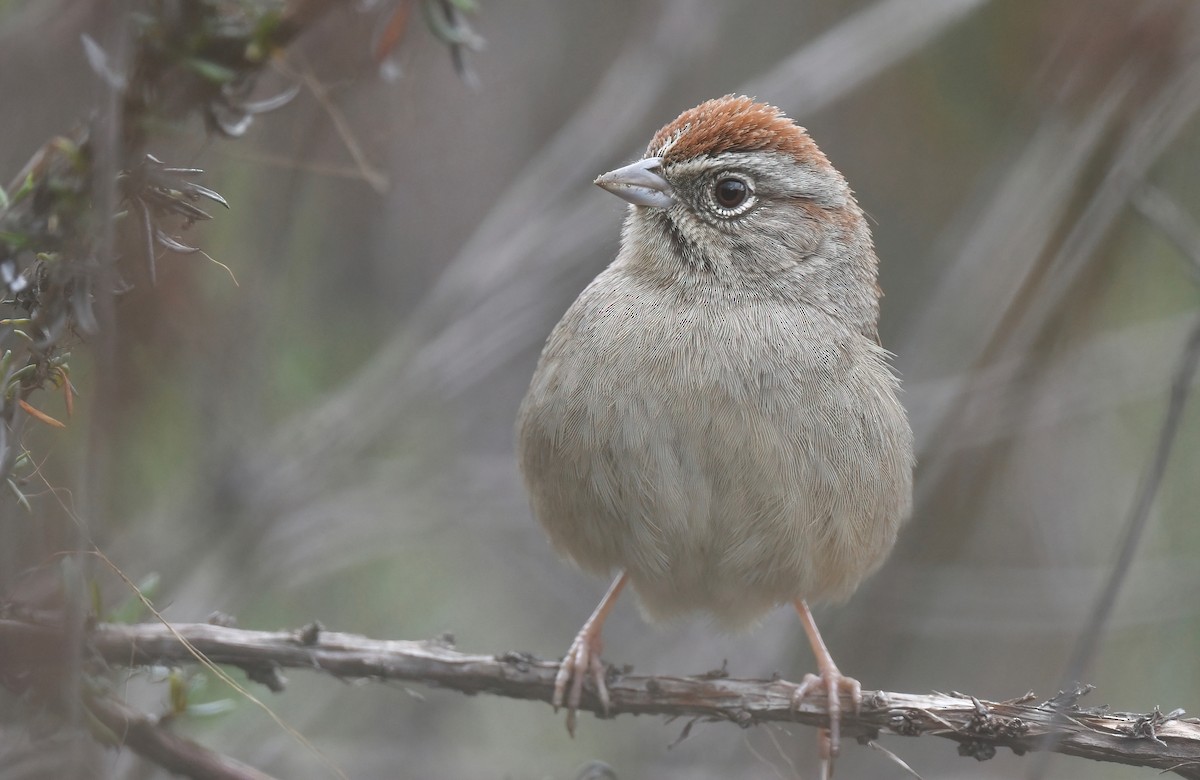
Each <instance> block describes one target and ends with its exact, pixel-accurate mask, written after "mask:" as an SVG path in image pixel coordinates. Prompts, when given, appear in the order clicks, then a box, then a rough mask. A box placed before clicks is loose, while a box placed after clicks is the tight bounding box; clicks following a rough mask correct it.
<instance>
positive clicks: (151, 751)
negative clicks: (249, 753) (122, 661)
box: [87, 696, 273, 780]
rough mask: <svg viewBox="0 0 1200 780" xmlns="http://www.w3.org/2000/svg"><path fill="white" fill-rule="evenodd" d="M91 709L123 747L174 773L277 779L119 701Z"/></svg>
mask: <svg viewBox="0 0 1200 780" xmlns="http://www.w3.org/2000/svg"><path fill="white" fill-rule="evenodd" d="M87 708H88V711H89V712H90V713H91V714H92V715H93V716H94V717H95V718H96V720H98V721H99V722H100V723H101V724H103V725H104V727H105V728H106V729H108V731H110V732H111V733H112V735H113V736H114V737H116V738H117V739H118V740H119V742H118V744H119V745H124V746H127V747H129V748H130V749H131V750H133V751H134V752H135V753H137V754H138V755H141V756H144V757H145V758H147V759H149V760H150V761H153V762H154V763H155V764H157V765H159V766H161V767H162V768H163V769H166V770H168V771H170V772H174V773H176V774H180V775H183V776H184V777H190V778H193V780H273V779H272V777H271V776H270V775H268V774H264V773H263V772H260V771H258V770H257V769H255V768H254V767H252V766H249V765H248V764H243V763H242V762H241V761H238V760H237V759H234V758H230V757H229V756H226V755H222V754H221V753H217V752H216V751H214V750H210V749H209V748H206V747H204V746H203V745H201V744H199V743H196V742H193V741H192V740H190V739H187V738H186V737H181V736H179V735H178V734H174V733H172V732H171V731H168V730H167V729H166V728H164V727H163V726H162V724H160V723H159V722H158V721H157V720H156V719H154V718H151V717H149V716H148V715H145V714H143V713H141V712H138V711H137V710H135V709H133V708H132V707H130V706H128V705H126V704H124V703H122V702H119V701H117V700H116V699H113V698H110V697H107V696H97V697H94V698H92V699H90V700H89V701H88V703H87Z"/></svg>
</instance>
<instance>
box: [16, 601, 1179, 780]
mask: <svg viewBox="0 0 1200 780" xmlns="http://www.w3.org/2000/svg"><path fill="white" fill-rule="evenodd" d="M176 634H178V635H179V636H182V637H184V638H186V640H187V641H188V643H190V644H191V646H193V647H194V648H195V649H197V650H199V651H200V652H202V653H204V654H205V655H206V656H207V657H208V658H209V659H211V660H212V661H213V662H215V663H221V664H229V665H232V666H237V667H241V668H243V669H245V670H248V671H249V672H250V674H251V675H252V676H253V675H255V674H258V673H259V672H261V671H262V670H264V669H275V668H296V669H309V670H312V671H319V672H324V673H326V674H330V675H333V676H335V677H338V678H356V679H375V680H404V681H408V682H422V683H425V684H428V685H434V686H438V687H442V688H448V689H452V690H457V691H462V692H464V693H472V694H475V693H490V694H494V695H497V696H506V697H509V698H515V699H529V700H535V701H545V702H549V701H550V696H551V692H552V690H553V687H554V675H555V673H556V672H557V670H558V664H557V662H554V661H546V660H542V659H539V658H536V657H534V656H531V655H528V654H525V653H515V652H509V653H503V654H500V655H477V654H468V653H461V652H458V651H456V650H454V649H453V648H452V647H450V646H449V645H448V644H447V643H446V642H444V641H422V642H414V641H400V640H379V639H370V638H367V637H362V636H357V635H353V634H341V633H332V632H327V631H322V630H320V628H319V627H316V626H312V627H308V628H305V629H300V630H297V631H248V630H244V629H236V628H226V627H222V626H214V625H208V624H202V623H196V624H177V625H174V626H172V627H170V628H168V627H166V626H163V625H161V624H157V623H155V624H137V625H121V624H104V623H102V624H98V625H96V626H94V627H93V629H92V631H91V633H90V635H89V637H88V646H89V648H90V649H91V651H92V652H93V653H95V655H96V657H97V658H99V659H102V660H103V661H104V662H106V663H107V664H109V665H112V666H130V665H134V666H136V665H142V664H150V663H190V662H193V661H194V658H193V657H192V654H191V652H190V651H189V649H188V648H187V647H185V646H184V645H183V643H181V642H180V640H179V638H177V636H176ZM62 638H63V634H62V631H61V630H60V629H59V628H56V627H52V626H46V625H35V624H31V623H28V622H24V621H19V620H0V672H5V669H4V668H2V667H4V666H8V667H11V666H12V665H14V664H31V665H35V664H48V663H53V662H54V659H55V657H56V656H57V657H61V654H62V652H63V650H62V647H61V644H60V643H61V641H62ZM18 650H19V651H20V652H17V651H18ZM11 671H12V670H11V669H8V672H9V673H11ZM793 688H794V686H793V685H792V684H791V683H789V682H786V681H782V680H747V679H731V678H713V677H710V676H704V675H697V676H655V677H644V676H636V675H631V674H627V673H625V672H623V671H619V670H616V669H610V674H609V694H610V696H611V699H612V706H611V709H610V713H609V714H610V715H611V716H615V715H621V714H638V715H665V716H669V717H692V718H699V719H702V720H707V721H731V722H733V723H736V724H737V725H739V726H741V727H743V728H746V727H749V726H753V725H757V724H761V723H769V722H799V723H803V724H805V725H810V726H819V725H822V724H823V723H824V722H825V714H824V702H823V701H822V700H821V698H820V697H819V696H814V697H813V699H812V700H811V701H805V702H804V703H803V704H802V705H801V706H800V707H799V708H793V706H792V703H791V694H792V691H793ZM1080 693H1081V692H1076V693H1075V694H1070V695H1061V696H1057V697H1054V698H1053V699H1050V700H1049V701H1044V702H1040V703H1039V702H1037V701H1036V700H1035V699H1034V698H1033V697H1031V696H1023V697H1021V698H1019V699H1014V700H1011V701H1005V702H993V701H986V700H983V699H977V698H974V697H970V696H964V695H962V694H957V693H954V694H941V693H934V694H929V695H917V694H909V693H893V692H885V691H875V692H872V691H867V692H865V693H864V703H863V708H862V711H861V712H860V713H859V714H857V715H853V714H849V713H846V714H844V715H843V726H842V730H843V733H846V734H848V735H854V736H857V737H859V738H860V739H866V740H871V739H876V738H877V737H878V736H879V735H880V734H897V735H901V736H939V737H943V738H946V739H951V740H954V741H955V742H957V743H959V752H960V753H961V754H963V755H969V756H973V757H975V758H977V759H980V760H982V759H985V758H990V757H991V756H992V755H994V754H995V751H996V748H999V747H1007V748H1010V749H1012V750H1013V751H1014V752H1016V753H1018V754H1023V753H1025V752H1028V751H1033V750H1042V749H1046V746H1047V744H1050V745H1051V749H1052V750H1054V751H1055V752H1058V753H1063V754H1066V755H1073V756H1081V757H1084V758H1090V759H1092V760H1096V761H1110V762H1116V763H1122V764H1130V765H1135V766H1145V767H1151V768H1156V769H1160V770H1163V771H1168V772H1175V773H1176V774H1178V775H1179V776H1181V777H1189V778H1200V722H1198V721H1196V720H1194V719H1186V720H1181V719H1179V718H1178V717H1177V716H1176V713H1171V714H1168V715H1163V714H1162V713H1159V712H1157V711H1156V712H1154V713H1150V714H1145V715H1142V714H1132V713H1113V712H1109V711H1108V710H1107V709H1105V708H1096V709H1085V708H1080V707H1079V706H1078V704H1077V703H1076V699H1077V698H1078V695H1080ZM582 709H583V710H586V711H590V712H593V713H597V714H599V712H600V705H599V702H598V701H597V700H596V698H595V697H594V696H591V695H590V693H587V694H585V696H584V701H583V705H582Z"/></svg>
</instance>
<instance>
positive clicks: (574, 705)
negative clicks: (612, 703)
mask: <svg viewBox="0 0 1200 780" xmlns="http://www.w3.org/2000/svg"><path fill="white" fill-rule="evenodd" d="M627 579H628V577H627V575H626V574H625V573H624V572H622V573H621V574H618V575H617V578H616V579H615V580H613V583H612V585H609V586H608V592H607V593H605V594H604V598H602V599H600V603H599V604H597V605H596V611H595V612H593V613H592V616H591V617H589V618H588V620H587V622H586V623H584V624H583V628H581V629H579V633H578V634H576V635H575V641H574V642H572V643H571V648H570V649H569V650H567V654H566V655H564V656H563V659H562V663H561V664H560V665H559V667H558V674H556V675H554V695H553V696H552V697H551V699H550V703H551V704H553V705H554V711H555V712H557V711H558V708H559V707H561V706H563V697H564V696H565V697H566V704H567V733H568V734H570V735H571V736H572V737H573V736H575V714H576V712H577V711H578V710H579V702H580V699H582V697H583V680H584V677H586V676H587V675H591V678H592V685H593V686H594V687H595V688H596V696H597V698H599V699H600V706H601V707H602V708H603V709H604V714H605V715H607V714H608V702H609V699H608V686H607V685H606V684H605V682H604V677H605V671H606V670H605V668H604V663H603V662H602V661H601V660H600V649H601V647H602V646H603V642H602V641H601V639H600V632H601V631H602V630H603V629H604V621H605V619H606V618H607V617H608V613H609V612H610V611H612V608H613V604H615V603H616V601H617V596H620V595H621V589H622V588H624V587H625V582H626V580H627ZM568 683H570V685H571V690H570V692H569V693H568V692H567V684H568Z"/></svg>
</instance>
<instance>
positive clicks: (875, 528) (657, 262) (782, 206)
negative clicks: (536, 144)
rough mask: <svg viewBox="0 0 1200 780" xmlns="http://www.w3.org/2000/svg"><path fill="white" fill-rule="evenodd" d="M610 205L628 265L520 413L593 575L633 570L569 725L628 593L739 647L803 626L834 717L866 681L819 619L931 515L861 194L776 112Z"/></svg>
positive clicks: (678, 125)
mask: <svg viewBox="0 0 1200 780" xmlns="http://www.w3.org/2000/svg"><path fill="white" fill-rule="evenodd" d="M596 184H598V185H599V186H601V187H603V188H604V189H605V190H608V191H609V192H611V193H613V194H615V195H617V196H619V197H621V198H624V199H625V200H627V201H629V203H631V204H632V205H631V206H630V208H629V213H628V216H627V217H626V218H625V224H624V228H623V230H622V232H621V248H620V251H619V252H618V253H617V257H616V260H614V261H613V262H612V264H610V265H609V266H608V267H607V268H606V269H605V270H604V271H602V272H601V273H600V275H599V276H597V277H596V278H595V280H593V281H592V283H591V284H589V285H588V286H587V288H586V289H585V290H584V291H583V292H582V293H581V294H580V295H579V298H578V299H577V300H576V301H575V303H574V304H572V305H571V307H570V309H568V310H567V313H566V314H565V315H563V318H562V320H561V321H560V322H559V323H558V325H557V327H555V328H554V331H553V332H552V333H551V334H550V337H549V340H548V341H547V343H546V346H545V349H544V350H543V351H542V355H541V359H540V361H539V363H538V366H537V371H536V373H535V374H534V376H533V380H532V383H531V384H530V387H529V391H528V393H527V395H526V396H525V400H524V402H523V403H522V405H521V410H520V414H519V420H518V425H517V427H518V432H517V439H518V444H517V447H518V453H519V459H520V465H521V471H522V474H523V476H524V479H525V483H526V486H527V488H528V490H529V494H530V496H531V501H532V506H533V511H534V514H535V515H536V516H537V518H538V520H539V521H540V522H541V524H542V526H543V527H544V529H545V530H546V533H547V534H548V535H549V536H550V539H551V541H552V542H553V544H554V546H555V547H556V548H557V549H558V550H559V551H561V552H562V553H565V554H566V555H568V556H570V558H572V559H573V560H574V561H575V562H576V563H577V564H578V565H580V566H581V567H583V568H585V569H588V570H591V571H595V572H602V573H612V572H614V571H615V572H617V575H616V579H615V580H614V581H613V584H612V586H611V587H610V588H609V589H608V593H607V594H606V595H605V596H604V598H603V600H602V601H601V602H600V604H599V606H597V607H596V611H595V612H594V613H593V614H592V616H591V617H590V618H589V619H588V620H587V622H586V623H584V625H583V628H582V629H581V630H580V632H579V634H578V636H577V637H576V638H575V641H574V643H573V644H572V645H571V647H570V650H569V651H568V652H567V654H566V656H565V658H564V659H563V662H562V666H561V668H560V670H559V673H558V677H557V680H556V683H555V691H554V704H555V706H556V707H557V706H561V705H562V704H563V703H564V702H565V704H566V706H567V708H568V714H567V728H568V730H570V731H572V733H573V732H574V718H575V711H576V709H577V708H578V706H579V703H580V696H581V691H582V687H583V684H584V681H585V680H587V679H590V681H591V684H592V685H593V686H594V688H595V692H596V694H597V696H598V697H599V699H600V701H601V703H602V704H603V705H604V706H605V707H607V706H608V691H607V689H606V687H605V682H604V676H605V673H604V672H605V670H604V665H603V664H602V663H601V661H600V649H601V629H602V627H603V624H604V620H605V618H606V617H607V616H608V614H609V612H610V611H611V610H612V607H613V604H614V602H615V601H616V599H617V596H618V595H619V594H620V593H621V590H622V589H623V588H624V587H625V586H626V585H630V586H632V587H633V589H634V590H635V591H636V592H637V595H638V597H639V599H640V601H641V604H642V607H643V611H644V613H645V615H646V616H647V617H648V618H650V619H666V618H672V617H675V616H677V615H680V614H683V613H687V612H692V611H703V612H707V613H710V614H711V615H713V616H714V617H715V618H716V620H717V622H718V623H719V624H720V625H722V626H724V627H742V626H746V625H749V624H752V623H753V622H754V621H755V620H757V619H759V618H760V617H761V616H762V615H763V614H764V613H765V612H766V611H767V610H770V609H771V608H772V607H775V606H778V605H783V604H790V605H794V607H795V609H796V611H797V612H798V613H799V616H800V620H801V621H802V623H803V626H804V629H805V632H806V633H807V635H808V639H809V641H810V643H811V644H812V648H813V652H814V654H815V655H816V659H817V669H818V674H817V675H811V674H810V675H808V676H806V677H805V679H804V681H803V682H802V683H801V684H800V685H799V686H797V688H796V691H795V697H794V699H795V701H797V702H799V700H800V699H802V698H803V697H805V696H807V695H808V694H809V693H811V692H812V691H813V690H816V689H820V690H823V691H824V692H825V694H826V696H827V701H828V711H829V716H830V728H829V730H827V731H823V732H822V752H823V755H824V756H826V757H832V756H834V755H836V753H837V740H838V723H839V717H840V712H841V710H840V704H839V695H840V694H841V693H847V694H848V695H849V697H850V700H851V701H852V702H853V706H854V708H855V709H856V710H857V708H858V706H859V703H860V701H861V696H862V694H861V689H860V686H859V683H858V682H857V681H856V680H854V679H852V678H849V677H845V676H843V675H842V674H841V673H840V672H839V671H838V668H837V666H836V665H835V664H834V662H833V658H832V657H831V656H830V654H829V652H828V650H827V649H826V648H825V645H824V643H823V641H822V640H821V636H820V633H819V632H818V631H817V627H816V624H815V623H814V622H813V618H812V614H811V613H810V612H809V608H808V602H809V601H826V600H841V599H845V598H847V597H848V596H849V595H850V594H851V592H853V591H854V589H855V588H856V587H857V586H858V584H859V583H860V582H861V581H862V580H863V578H864V577H866V576H867V575H869V574H870V573H871V572H873V571H874V570H875V569H877V568H878V567H879V566H880V564H881V563H882V562H883V560H884V558H885V557H886V556H887V554H888V552H889V550H890V549H891V547H892V545H893V543H894V541H895V539H896V531H897V529H898V528H899V526H900V524H901V522H902V521H903V520H904V519H905V518H906V517H907V516H908V514H909V512H910V509H911V503H912V471H913V442H912V431H911V429H910V428H909V424H908V419H907V416H906V415H905V412H904V408H903V406H901V404H900V401H899V400H898V398H897V395H898V393H899V390H900V385H899V380H898V379H897V377H896V375H895V373H893V371H892V368H891V365H890V363H889V354H888V352H887V351H886V350H884V349H883V347H882V346H880V344H879V339H878V335H877V332H876V324H877V321H878V318H879V297H880V290H879V286H878V284H877V282H876V270H877V264H878V260H877V258H876V256H875V249H874V245H873V243H872V240H871V233H870V230H869V228H868V227H867V223H866V221H865V219H864V218H863V212H862V209H860V208H859V206H858V203H857V202H856V201H855V199H854V195H853V194H852V193H851V191H850V187H849V186H848V185H847V184H846V180H845V179H844V178H843V177H842V175H841V174H840V173H838V171H837V170H836V169H834V167H833V166H832V165H830V163H829V160H827V159H826V157H825V155H824V154H823V153H822V152H821V151H820V150H819V149H818V148H817V146H816V144H815V143H813V141H812V139H811V138H809V136H808V134H807V133H806V132H805V130H804V129H803V128H801V127H799V126H797V125H796V124H795V123H794V122H792V121H791V120H790V119H788V118H787V117H786V116H784V115H783V113H782V112H781V111H780V110H779V109H777V108H775V107H773V106H770V105H766V104H764V103H758V102H755V101H754V100H752V99H750V98H748V97H737V96H732V95H731V96H726V97H723V98H718V99H716V100H709V101H707V102H705V103H701V104H700V105H699V106H696V107H695V108H692V109H689V110H687V111H684V112H683V113H682V114H681V115H680V116H679V118H677V119H676V120H675V121H673V122H671V123H670V124H668V125H666V126H665V127H663V128H662V129H661V130H659V131H658V133H657V134H656V135H655V136H654V139H653V140H652V141H651V142H650V146H649V148H648V149H647V151H646V155H645V156H644V157H643V158H642V159H641V160H638V161H637V162H635V163H632V164H631V165H627V166H625V167H623V168H618V169H617V170H614V171H611V172H609V173H606V174H604V175H602V176H600V177H599V178H597V179H596Z"/></svg>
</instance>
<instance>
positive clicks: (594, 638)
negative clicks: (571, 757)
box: [550, 626, 608, 736]
mask: <svg viewBox="0 0 1200 780" xmlns="http://www.w3.org/2000/svg"><path fill="white" fill-rule="evenodd" d="M602 646H603V642H602V641H601V639H600V632H599V631H593V630H591V627H590V626H584V627H583V629H582V630H581V631H580V632H579V634H578V635H577V636H576V637H575V641H574V642H572V643H571V647H570V649H569V650H567V654H566V655H565V656H563V660H562V663H561V664H560V665H559V667H558V674H556V675H555V676H554V697H553V698H552V699H551V700H550V703H551V704H553V705H554V710H555V712H557V711H558V708H559V707H561V706H563V703H564V697H565V702H566V706H567V733H569V734H570V735H571V736H575V715H576V713H577V712H578V710H579V703H580V701H581V700H582V698H583V681H584V679H585V678H586V677H588V676H589V675H590V676H591V679H592V685H593V686H594V687H595V689H596V696H597V697H598V698H599V699H600V706H601V707H603V708H604V711H605V712H606V713H607V712H608V686H607V685H605V683H604V677H605V668H604V662H603V661H601V660H600V650H601V648H602ZM568 684H569V685H570V691H569V692H568V690H567V686H568Z"/></svg>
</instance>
